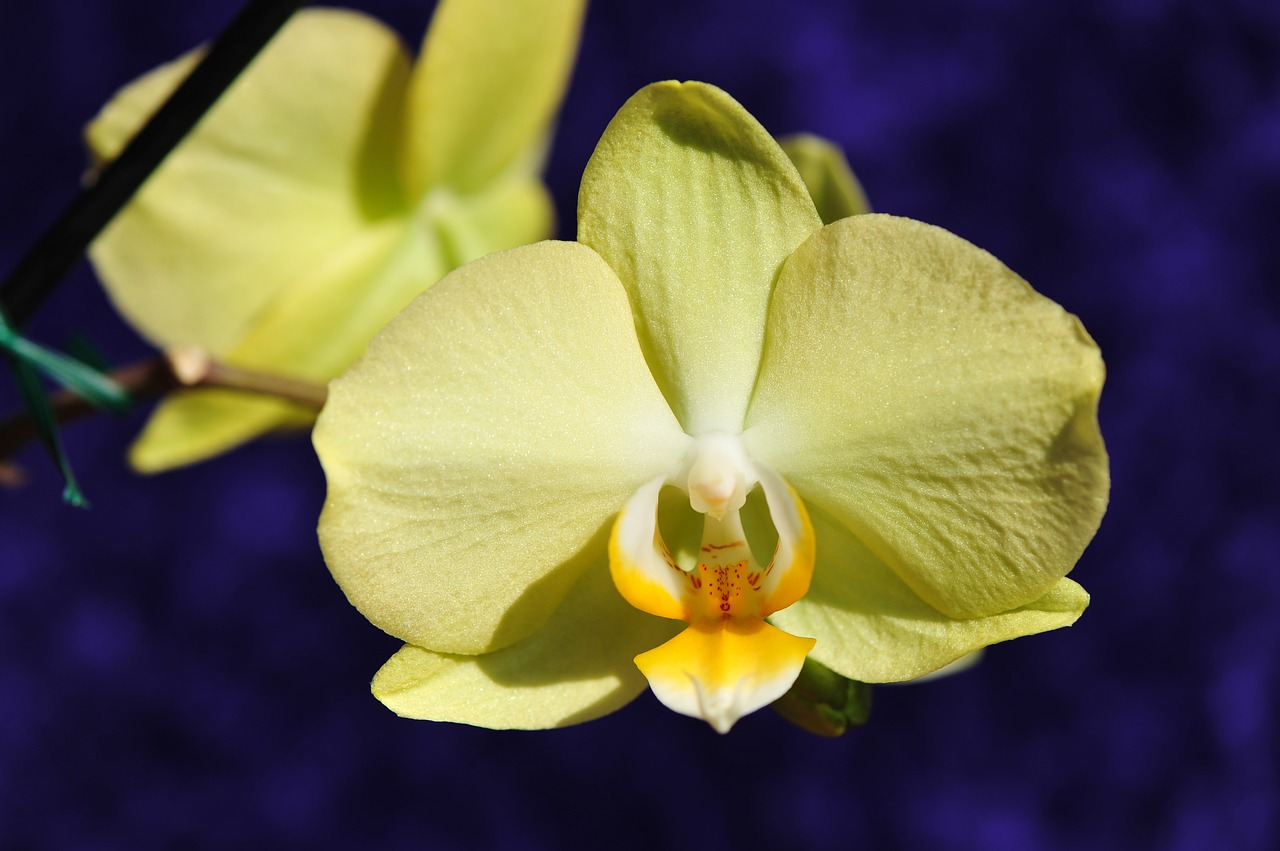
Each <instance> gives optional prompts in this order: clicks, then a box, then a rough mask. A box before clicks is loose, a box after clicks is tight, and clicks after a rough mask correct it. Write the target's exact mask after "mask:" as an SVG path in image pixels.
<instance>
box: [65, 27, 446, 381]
mask: <svg viewBox="0 0 1280 851" xmlns="http://www.w3.org/2000/svg"><path fill="white" fill-rule="evenodd" d="M192 64H193V59H192V58H191V57H187V58H185V59H184V60H180V61H179V62H178V63H176V64H173V65H170V66H166V68H164V69H161V70H160V71H158V72H156V73H154V74H153V75H150V76H148V77H146V78H143V80H141V81H140V82H138V83H135V84H134V85H133V86H130V87H129V88H127V89H126V90H125V91H124V92H122V93H121V94H120V95H119V96H118V97H117V98H116V99H115V100H113V101H112V102H111V103H110V104H108V105H107V106H106V108H105V109H104V110H103V113H102V114H101V115H100V116H99V117H98V118H97V119H96V120H95V121H94V123H93V125H91V126H90V128H89V130H88V138H89V141H90V143H91V144H92V145H93V146H94V148H95V155H96V156H97V158H98V159H100V160H101V159H109V158H111V157H112V156H114V155H116V153H118V150H119V148H120V147H121V146H122V145H123V143H124V141H125V140H126V139H127V138H128V136H129V135H131V133H132V131H133V129H134V128H135V127H136V126H138V125H139V124H140V123H141V122H142V120H144V119H145V117H146V116H147V115H149V114H150V112H151V111H152V110H153V109H154V108H156V107H157V106H158V105H159V101H160V100H161V99H162V98H163V97H164V96H166V95H167V94H168V90H169V89H170V88H171V87H173V86H176V84H177V82H178V81H179V80H180V79H181V77H182V76H183V74H184V73H185V71H186V69H187V68H189V67H190V66H191V65H192ZM408 74H409V69H408V61H407V58H406V56H405V54H404V51H403V49H402V47H401V45H400V43H399V41H398V40H397V38H396V37H395V35H394V34H392V33H391V31H390V30H388V29H386V28H385V27H383V26H382V25H381V24H379V23H377V22H376V21H374V20H372V19H371V18H368V17H366V16H363V15H359V14H356V13H353V12H341V11H333V10H324V11H319V10H317V11H307V12H300V13H298V15H297V16H296V17H295V18H294V19H293V20H291V21H290V22H289V24H287V25H286V26H285V27H284V28H283V29H282V30H281V32H280V33H279V35H278V36H277V37H276V38H275V39H274V40H273V41H272V42H271V44H270V45H268V47H267V48H266V49H265V50H263V52H262V53H261V54H260V55H259V56H258V58H257V59H256V60H255V61H254V62H253V63H252V64H251V65H250V66H249V68H248V69H247V70H246V71H245V73H244V74H242V75H241V77H240V78H239V79H238V80H237V81H236V82H235V83H234V84H233V85H232V86H231V88H229V89H228V90H227V92H226V93H225V94H224V95H223V97H222V98H221V99H220V100H219V101H218V103H217V104H215V105H214V106H213V108H212V109H211V110H210V111H209V113H208V114H207V115H206V116H205V117H204V119H203V120H202V121H201V122H200V124H199V125H198V126H197V127H196V128H195V129H194V130H193V131H192V133H191V134H190V135H189V136H188V138H187V139H186V140H184V141H183V143H182V144H180V145H179V146H178V148H176V149H175V150H174V151H173V153H172V154H170V156H169V157H168V159H167V160H166V161H165V162H164V163H163V164H162V165H161V166H160V167H159V168H158V169H157V170H156V172H155V173H154V174H153V175H152V176H151V178H150V179H149V180H148V182H147V184H146V185H145V186H144V187H143V188H142V190H141V191H140V192H139V193H138V195H137V196H136V197H135V199H134V200H133V201H132V202H131V203H130V204H129V205H128V206H127V207H126V208H125V209H124V210H123V211H121V213H120V214H119V216H117V217H116V219H115V220H114V221H113V222H112V223H111V225H110V226H108V227H107V229H106V230H105V231H104V232H103V233H102V235H101V236H100V237H99V238H98V240H97V241H96V242H95V243H94V245H93V248H92V257H93V260H94V264H95V266H96V267H97V270H98V273H99V275H100V276H101V277H102V279H103V281H104V283H105V284H106V287H107V289H108V292H109V293H110V295H111V298H112V300H113V301H114V302H115V304H116V306H117V307H118V308H119V309H120V310H121V312H122V313H123V314H124V315H125V316H126V318H128V319H129V321H130V322H131V323H132V324H134V325H135V327H137V328H138V329H139V330H140V331H142V333H143V334H144V335H146V336H147V337H148V338H150V339H151V340H152V341H153V342H155V343H157V344H158V345H160V346H162V347H167V346H171V345H186V344H193V345H199V346H202V347H204V348H205V349H207V350H209V351H210V352H212V353H213V354H215V355H217V356H223V355H225V354H226V353H227V352H228V351H229V350H230V349H232V348H233V347H234V346H235V344H236V343H237V342H238V341H239V340H240V339H241V337H242V336H243V335H244V333H245V332H246V329H247V328H248V327H249V326H250V324H251V323H252V322H253V320H255V319H256V317H257V316H258V315H259V314H260V313H261V311H263V310H265V309H268V308H269V307H270V306H271V305H272V303H273V302H274V301H275V300H276V299H277V298H278V297H279V296H280V294H281V293H282V291H285V290H288V289H290V288H294V287H296V286H298V285H299V281H305V280H306V279H308V278H309V277H311V276H312V274H313V272H314V270H316V269H317V268H321V267H323V266H324V264H326V263H327V262H329V258H330V255H331V253H332V251H333V250H334V246H343V245H346V244H347V243H349V242H350V241H351V240H352V239H354V238H358V237H359V236H360V234H361V232H362V231H363V230H364V229H365V228H366V227H368V226H369V225H371V224H372V223H374V222H376V221H377V220H379V219H380V218H383V217H386V216H390V215H392V214H393V213H398V212H400V211H402V210H403V204H404V202H403V199H402V197H401V195H400V193H399V190H398V189H397V188H396V186H395V184H394V179H395V175H394V172H393V169H394V156H395V152H394V148H393V146H394V143H395V135H396V134H395V130H396V127H397V126H398V122H399V110H400V108H401V101H402V98H403V92H404V88H405V86H406V85H407V81H408ZM425 283H429V282H425ZM425 283H424V285H425Z"/></svg>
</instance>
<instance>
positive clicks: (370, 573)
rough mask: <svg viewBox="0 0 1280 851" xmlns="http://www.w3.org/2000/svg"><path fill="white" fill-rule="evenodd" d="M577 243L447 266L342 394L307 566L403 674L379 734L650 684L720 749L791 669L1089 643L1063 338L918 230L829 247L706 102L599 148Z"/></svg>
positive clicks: (1086, 447)
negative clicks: (1081, 634)
mask: <svg viewBox="0 0 1280 851" xmlns="http://www.w3.org/2000/svg"><path fill="white" fill-rule="evenodd" d="M578 239H579V241H578V242H576V243H565V242H542V243H539V244H536V245H532V246H526V247H522V248H517V249H514V250H511V251H506V252H502V253H498V254H494V255H491V256H489V257H486V258H484V259H481V260H478V261H475V262H473V263H470V264H468V265H466V266H463V267H462V268H460V269H458V270H456V271H455V272H453V273H451V274H450V275H448V276H447V277H446V278H445V279H444V280H443V281H441V283H440V284H438V285H437V286H435V287H433V288H432V289H431V290H430V291H429V292H427V293H426V294H424V295H423V296H422V297H420V298H419V299H417V300H416V301H415V302H414V303H413V304H411V305H410V306H409V307H408V308H407V309H406V310H405V311H404V312H403V313H401V314H400V315H399V316H398V317H397V318H396V319H395V320H393V321H392V322H391V323H390V324H389V325H388V326H387V328H386V329H384V330H383V331H382V332H381V334H379V336H378V337H377V338H375V339H374V341H373V342H372V343H371V344H370V346H369V349H368V351H367V352H366V354H365V355H364V357H363V358H362V359H361V360H360V361H358V362H357V363H356V364H355V365H354V366H352V368H351V369H349V370H348V371H347V373H346V374H345V375H344V376H342V377H341V378H339V379H338V380H336V381H335V382H334V383H333V384H332V386H331V393H330V397H329V402H328V404H327V406H326V408H325V410H324V411H323V412H322V414H321V416H320V419H319V422H318V423H317V426H316V431H315V433H314V441H315V445H316V449H317V451H318V453H319V455H320V458H321V461H322V462H323V465H324V468H325V472H326V475H327V477H328V484H329V492H328V497H327V501H326V504H325V508H324V512H323V515H322V517H321V521H320V541H321V545H322V548H323V550H324V554H325V557H326V560H327V561H328V564H329V567H330V569H331V570H332V572H333V575H334V577H335V578H336V580H337V581H338V583H339V584H340V585H341V587H342V588H343V590H344V591H345V592H346V594H347V596H348V598H349V599H350V600H351V602H352V603H353V604H354V605H355V606H356V607H357V608H358V609H359V610H360V611H361V612H362V613H364V614H365V616H366V617H368V618H369V619H370V620H371V621H373V623H375V624H376V625H378V626H379V627H381V628H382V629H384V630H386V631H387V632H389V633H391V634H392V635H395V636H397V637H399V638H401V639H403V640H404V641H405V642H407V643H406V645H405V646H404V648H403V649H401V650H400V651H399V652H398V653H397V654H396V655H395V656H393V657H392V658H391V659H390V660H389V661H388V662H387V664H386V665H385V666H384V667H383V668H382V670H381V671H379V672H378V675H377V676H376V678H375V679H374V682H373V691H374V693H375V695H377V697H378V698H379V699H381V700H382V701H383V702H384V703H385V704H386V705H387V706H389V707H390V708H391V709H393V710H395V711H396V712H398V713H400V714H401V715H405V716H411V717H417V718H429V719H434V720H443V721H457V722H465V723H468V724H476V725H481V726H486V727H495V728H544V727H554V726H560V725H564V724H570V723H574V722H578V721H583V720H586V719H589V718H593V717H596V716H599V715H602V714H605V713H607V712H610V711H612V710H615V709H617V708H619V707H620V706H622V705H624V704H626V703H627V702H628V701H630V700H631V699H633V698H634V697H635V696H636V695H637V694H639V693H640V692H641V691H642V690H643V689H644V687H645V684H646V681H647V683H648V684H649V685H650V686H651V687H652V689H653V691H654V693H655V694H656V695H657V697H658V698H659V699H660V700H661V701H662V702H663V703H665V704H666V705H667V706H669V707H671V708H673V709H675V710H676V711H678V712H682V713H686V714H689V715H693V716H698V717H701V718H704V719H706V720H707V721H708V722H710V723H711V724H712V726H714V727H715V728H716V729H717V730H721V731H724V730H727V729H729V727H730V726H731V725H732V724H733V723H734V722H735V721H736V720H737V719H738V718H740V717H741V716H742V715H744V714H746V713H748V712H751V711H753V710H755V709H757V708H759V707H761V706H764V705H766V704H768V703H770V702H771V701H773V700H775V699H776V698H778V697H779V696H780V695H782V694H783V693H784V692H785V691H786V690H787V689H788V687H789V686H790V685H791V683H792V681H793V680H794V679H795V677H796V675H797V673H798V672H799V670H800V667H801V666H802V664H803V662H804V659H805V657H806V654H808V655H809V656H810V657H811V658H813V659H814V660H815V661H817V662H819V663H821V664H822V665H825V666H827V667H828V668H830V669H832V670H833V671H835V672H836V673H838V674H840V675H842V676H845V677H849V678H851V679H855V680H861V681H864V682H890V681H901V680H907V679H912V678H915V677H919V676H921V675H923V674H926V673H928V672H930V671H934V670H937V669H939V668H941V667H943V666H944V665H946V664H948V663H950V662H952V661H954V660H956V659H958V658H960V657H961V656H964V655H965V654H966V653H969V652H970V651H972V650H974V649H976V648H979V647H983V646H986V645H988V644H991V643H994V642H998V641H1004V640H1007V639H1010V638H1014V637H1017V636H1022V635H1028V634H1031V633H1036V632H1041V631H1044V630H1049V629H1055V628H1057V627H1061V626H1066V625H1068V624H1071V623H1073V622H1074V621H1075V620H1076V618H1077V617H1079V615H1080V613H1081V612H1082V611H1083V609H1084V607H1085V605H1086V604H1087V602H1088V595H1087V594H1085V592H1084V591H1083V589H1081V588H1080V586H1078V585H1077V584H1075V583H1074V582H1072V581H1071V580H1069V579H1066V578H1065V574H1066V573H1067V572H1068V571H1069V570H1070V569H1071V568H1072V566H1073V565H1074V564H1075V562H1076V560H1077V559H1078V557H1079V555H1080V553H1081V552H1082V551H1083V549H1084V547H1085V545H1086V544H1087V543H1088V541H1089V540H1090V539H1091V537H1092V536H1093V533H1094V531H1095V530H1096V528H1097V526H1098V523H1099V522H1100V519H1101V517H1102V513H1103V511H1104V509H1105V504H1106V498H1107V490H1108V472H1107V459H1106V454H1105V451H1104V449H1103V444H1102V440H1101V436H1100V435H1099V432H1098V428H1097V419H1096V410H1097V402H1098V396H1099V393H1100V390H1101V387H1102V380H1103V368H1102V361H1101V359H1100V357H1099V354H1098V350H1097V347H1096V346H1095V345H1094V344H1093V341H1092V340H1090V339H1089V337H1088V335H1087V334H1086V333H1085V332H1084V329H1083V328H1082V327H1081V325H1080V323H1079V321H1078V320H1077V319H1076V318H1075V317H1073V316H1071V315H1070V314H1068V313H1066V312H1065V311H1063V310H1062V308H1060V307H1058V306H1057V305H1056V304H1054V303H1052V302H1050V301H1049V300H1047V299H1045V298H1043V297H1041V296H1039V295H1037V294H1036V293H1035V292H1034V291H1033V290H1032V289H1031V288H1030V287H1029V286H1028V285H1027V284H1026V282H1024V281H1023V280H1022V279H1021V278H1019V277H1018V276H1016V275H1015V274H1014V273H1012V272H1011V271H1009V270H1008V269H1007V268H1005V267H1004V266H1003V265H1001V264H1000V263H999V261H997V260H996V259H995V258H993V257H991V256H990V255H989V254H987V253H985V252H983V251H981V250H980V249H978V248H975V247H974V246H972V245H970V244H969V243H967V242H965V241H964V240H962V239H960V238H958V237H956V236H953V235H951V234H949V233H947V232H946V231H943V230H941V229H939V228H935V227H931V226H929V225H925V224H921V223H919V222H914V221H911V220H908V219H902V218H896V217H892V216H884V215H874V214H870V215H859V216H853V217H850V218H846V219H842V220H840V221H837V222H835V223H833V224H830V225H827V226H823V225H822V222H821V220H820V218H819V215H818V213H817V211H816V210H815V207H814V203H813V201H812V200H811V199H810V195H809V193H808V192H807V191H806V189H805V186H804V184H803V183H802V182H801V179H800V176H799V174H798V173H797V171H796V168H795V167H794V166H793V165H792V163H791V162H790V161H789V160H788V159H787V157H786V155H785V154H784V153H783V151H782V150H781V149H780V148H779V146H778V145H777V143H775V142H774V141H773V139H772V138H770V136H769V135H768V134H767V133H766V132H765V131H764V129H763V128H762V127H761V126H760V125H759V124H758V123H757V122H756V121H755V120H754V119H753V118H752V117H751V116H750V115H748V114H747V113H746V111H744V110H743V108H742V107H741V106H740V105H738V104H737V103H736V102H735V101H734V100H733V99H731V98H730V97H729V96H728V95H727V94H725V93H724V92H722V91H720V90H719V89H716V88H714V87H711V86H708V85H705V84H701V83H684V84H680V83H674V82H666V83H658V84H655V85H652V86H649V87H647V88H645V89H643V90H642V91H641V92H639V93H638V94H637V95H635V96H634V97H633V98H632V99H631V100H630V101H628V102H627V104H626V105H625V106H624V107H623V108H622V110H621V111H620V112H619V113H618V115H617V116H616V117H615V118H614V119H613V121H612V122H611V123H610V125H609V127H608V128H607V129H606V131H605V133H604V136H603V137H602V138H601V140H600V143H599V145H598V147H597V148H596V151H595V153H594V155H593V156H592V158H591V161H590V162H589V164H588V166H587V169H586V173H585V175H584V176H583V181H582V188H581V192H580V195H579V211H578ZM633 660H634V661H633ZM637 666H638V667H637Z"/></svg>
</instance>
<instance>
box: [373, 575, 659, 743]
mask: <svg viewBox="0 0 1280 851" xmlns="http://www.w3.org/2000/svg"><path fill="white" fill-rule="evenodd" d="M602 562H603V559H600V560H597V562H596V563H595V564H593V565H591V566H590V567H588V568H587V570H586V571H585V572H584V573H583V575H582V578H581V579H579V580H578V581H577V583H575V584H574V586H573V588H571V589H570V590H569V592H568V593H567V594H566V595H565V598H564V602H562V603H561V604H560V606H559V608H557V609H556V611H555V614H553V615H552V616H551V617H550V619H549V620H548V621H547V622H546V624H544V625H543V626H542V628H541V629H539V630H538V631H537V632H535V633H533V634H532V635H530V636H529V637H528V638H525V639H524V640H522V641H520V642H518V643H516V644H513V645H511V646H510V647H507V648H504V649H502V650H497V651H495V652H493V653H487V654H485V655H483V656H457V655H451V654H447V653H433V652H432V651H430V650H424V649H423V648H421V647H415V646H413V645H405V647H404V648H403V649H401V650H400V652H398V653H396V654H395V655H394V656H393V657H391V659H390V661H388V662H387V663H386V664H385V665H384V666H383V667H382V670H380V671H378V675H377V676H376V677H374V680H373V693H374V695H375V696H377V698H378V699H379V700H381V701H382V702H383V703H384V704H386V705H387V707H388V708H390V709H391V710H393V711H394V712H396V713H397V714H399V715H403V716H406V717H409V718H422V719H427V720H431V721H453V722H457V723H462V724H474V725H476V726H480V727H489V728H492V729H522V730H536V729H546V728H549V727H564V726H567V725H570V724H578V723H581V722H583V721H589V720H591V719H592V718H598V717H599V716H601V715H607V714H608V713H610V712H613V711H614V710H617V709H620V708H621V707H623V706H625V705H626V704H627V703H630V702H631V700H632V699H634V698H635V697H636V696H637V695H639V694H640V693H641V692H642V691H644V689H645V687H646V685H647V682H646V680H645V678H644V675H642V674H641V673H640V671H639V670H638V669H637V668H636V666H635V663H634V662H633V661H632V658H633V657H634V656H635V655H636V654H637V653H639V652H641V651H643V650H645V649H647V648H649V647H653V646H654V645H655V644H660V643H662V642H664V641H666V640H667V639H669V638H670V637H671V636H672V635H673V634H674V633H675V632H676V631H677V630H678V629H679V628H680V626H681V624H678V623H674V622H672V621H667V620H663V619H661V618H654V617H650V616H648V615H646V614H644V613H643V612H641V611H639V610H637V609H633V608H632V607H631V606H629V605H627V604H626V602H624V601H623V600H622V598H621V597H619V596H618V593H617V592H616V591H614V590H613V587H612V585H611V584H610V582H609V572H608V570H607V568H606V567H605V565H604V564H603V563H602Z"/></svg>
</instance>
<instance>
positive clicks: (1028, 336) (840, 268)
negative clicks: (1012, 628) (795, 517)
mask: <svg viewBox="0 0 1280 851" xmlns="http://www.w3.org/2000/svg"><path fill="white" fill-rule="evenodd" d="M1102 380H1103V368H1102V361H1101V359H1100V357H1099V355H1098V350H1097V347H1096V346H1095V345H1094V343H1093V341H1092V340H1091V339H1089V337H1088V335H1087V334H1086V333H1085V332H1084V329H1083V328H1082V327H1081V326H1080V323H1079V321H1078V320H1077V319H1076V318H1075V317H1074V316H1071V315H1070V314H1068V313H1066V312H1065V311H1064V310H1062V308H1060V307H1059V306H1057V305H1056V304H1054V303H1053V302H1051V301H1049V300H1048V299H1045V298H1043V297H1041V296H1039V295H1037V294H1036V293H1035V292H1034V291H1033V290H1032V289H1031V288H1030V287H1029V286H1027V284H1026V282H1024V281H1023V280H1022V279H1021V278H1019V277H1017V276H1016V275H1015V274H1013V273H1012V272H1010V271H1009V270H1008V269H1007V268H1005V267H1004V266H1003V265H1001V264H1000V262H999V261H997V260H996V259H995V258H993V257H991V256H990V255H989V254H987V253H986V252H984V251H981V250H980V249H977V248H975V247H974V246H972V245H970V244H969V243H967V242H965V241H964V240H961V239H959V238H958V237H955V236H953V235H951V234H949V233H947V232H946V231H943V230H941V229H939V228H935V227H931V226H929V225H924V224H921V223H918V222H912V221H909V220H906V219H898V218H893V217H889V216H879V215H866V216H855V217H853V218H849V219H844V220H842V221H840V222H837V223H835V224H833V225H829V226H827V227H826V228H823V229H822V230H821V231H819V232H818V233H817V234H815V235H814V236H813V237H812V238H811V239H809V240H808V241H807V242H806V243H805V244H804V245H803V246H801V248H800V249H799V250H797V251H796V253H795V254H794V255H793V256H792V258H791V259H790V260H789V261H788V263H787V265H786V266H785V267H784V269H783V271H782V274H781V276H780V278H779V282H778V287H777V290H776V292H775V294H774V299H773V303H772V305H771V307H770V316H769V336H768V339H767V340H766V343H765V352H764V359H763V363H762V366H761V373H760V380H759V384H758V386H757V390H756V394H755V397H754V398H753V399H752V403H751V409H750V413H749V416H748V430H747V432H746V433H745V434H744V436H743V439H744V442H745V444H746V445H747V447H748V451H750V452H751V454H752V456H753V457H755V458H758V459H760V460H761V461H762V462H763V463H766V464H768V465H770V466H772V467H773V468H774V469H776V470H777V471H778V472H779V473H780V474H781V475H783V476H784V477H786V478H787V480H788V481H790V482H791V484H792V485H793V486H794V487H795V488H796V489H797V490H798V491H799V492H800V493H803V494H804V495H805V498H806V499H807V500H808V501H809V503H810V506H811V507H813V506H815V505H816V506H819V507H822V508H823V509H825V510H827V511H828V512H830V513H831V514H832V515H833V516H834V517H835V519H836V520H838V521H839V522H840V523H841V524H843V525H844V526H845V527H847V528H848V529H849V530H850V531H851V532H852V533H854V534H855V535H856V536H857V537H858V539H859V540H861V541H862V542H863V543H865V544H866V546H867V547H868V548H869V549H870V550H871V551H872V552H873V553H875V554H876V556H877V557H878V558H880V559H881V560H882V561H883V562H884V563H886V564H888V565H889V566H890V568H892V570H893V571H894V572H895V573H896V574H897V575H898V576H899V577H901V578H902V580H903V581H904V582H905V583H906V584H907V585H908V586H910V587H911V589H912V590H913V591H915V593H916V594H918V595H919V596H920V597H921V598H922V599H923V600H924V601H926V602H927V603H928V604H929V605H930V606H932V607H934V608H936V609H938V610H939V611H940V612H943V613H945V614H946V615H949V616H951V617H953V618H961V619H965V618H980V617H984V616H987V615H996V614H999V613H1001V612H1005V611H1008V610H1010V609H1014V608H1017V607H1019V606H1023V605H1026V604H1034V603H1035V602H1036V601H1038V600H1039V599H1040V598H1042V597H1044V596H1045V595H1046V594H1050V593H1051V592H1053V591H1054V590H1055V589H1057V588H1060V587H1061V585H1060V582H1059V580H1060V579H1061V577H1062V576H1064V575H1065V574H1066V573H1067V572H1068V571H1069V570H1070V569H1071V567H1072V566H1073V565H1074V564H1075V562H1076V560H1077V559H1078V558H1079V556H1080V553H1081V551H1082V550H1083V549H1084V547H1085V545H1086V544H1087V543H1088V542H1089V540H1090V538H1092V536H1093V533H1094V531H1095V530H1096V529H1097V527H1098V523H1099V521H1100V520H1101V517H1102V513H1103V511H1104V509H1105V507H1106V499H1107V490H1108V473H1107V459H1106V453H1105V450H1104V448H1103V445H1102V439H1101V437H1100V435H1099V433H1098V426H1097V404H1098V395H1099V393H1100V391H1101V389H1102ZM819 540H820V541H822V537H821V534H819ZM821 547H822V548H823V549H825V550H827V551H828V552H829V551H830V547H829V546H828V545H827V544H826V542H825V541H823V542H822V544H821ZM819 572H820V571H819ZM815 579H816V574H815Z"/></svg>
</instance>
